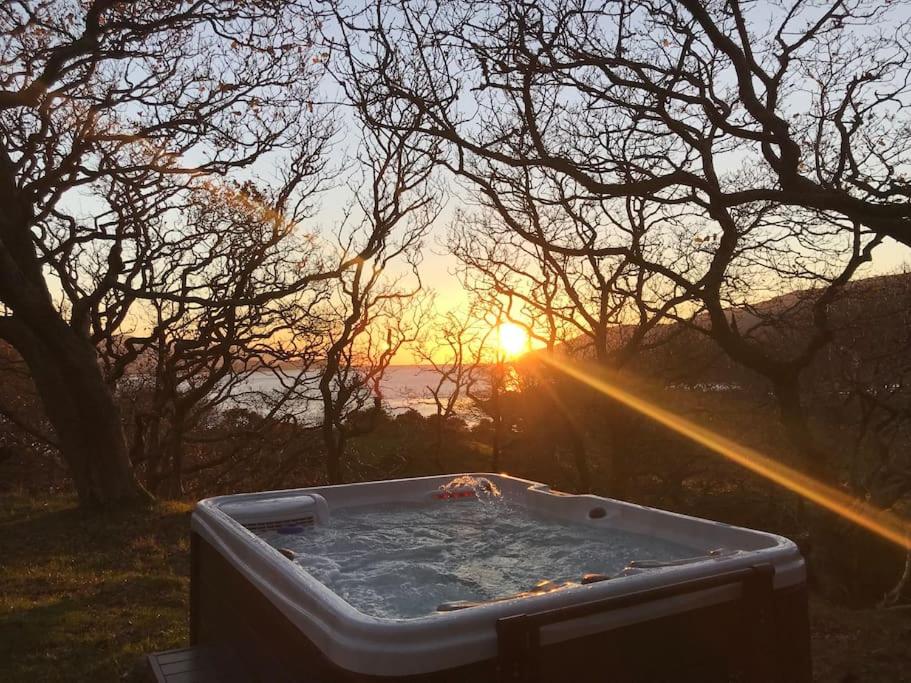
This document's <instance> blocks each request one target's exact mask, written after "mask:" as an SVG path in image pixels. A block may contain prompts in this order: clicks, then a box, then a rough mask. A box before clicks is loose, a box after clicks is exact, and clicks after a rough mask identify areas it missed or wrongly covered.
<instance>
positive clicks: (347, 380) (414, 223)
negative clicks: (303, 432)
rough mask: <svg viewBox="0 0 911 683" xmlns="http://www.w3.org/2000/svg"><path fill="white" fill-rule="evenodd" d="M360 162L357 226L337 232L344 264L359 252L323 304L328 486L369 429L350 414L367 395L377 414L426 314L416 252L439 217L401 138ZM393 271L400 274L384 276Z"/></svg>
mask: <svg viewBox="0 0 911 683" xmlns="http://www.w3.org/2000/svg"><path fill="white" fill-rule="evenodd" d="M362 149H363V152H362V155H363V159H364V162H365V163H364V166H365V174H366V182H365V183H364V184H365V185H367V187H368V189H365V190H361V191H357V190H355V196H356V204H357V206H356V207H355V210H354V212H353V216H354V218H353V219H352V220H353V221H355V224H354V227H353V229H352V230H350V231H347V232H346V231H345V230H342V231H340V235H341V236H340V241H339V251H340V252H341V253H342V255H343V257H342V258H343V260H344V259H347V258H348V257H347V254H349V253H352V251H356V249H355V248H354V246H353V245H356V244H358V243H359V242H358V240H359V239H360V240H362V243H363V244H364V245H366V246H363V247H362V248H361V250H360V252H359V257H358V258H357V259H356V262H355V263H354V264H353V266H352V267H351V268H350V269H349V270H347V271H345V272H344V273H342V274H341V275H340V277H339V278H338V280H337V289H336V291H335V293H334V294H333V295H330V298H329V300H328V302H327V308H326V314H325V316H326V318H327V320H328V321H329V323H328V325H327V329H326V338H327V341H328V343H327V345H326V349H325V351H324V353H323V354H322V355H323V361H322V367H321V369H320V371H319V381H318V389H319V395H320V397H321V401H322V411H323V418H322V426H321V429H322V434H323V443H324V446H325V449H326V458H327V460H326V471H327V475H328V477H329V481H330V482H332V483H339V482H341V481H342V480H343V478H344V476H345V474H344V471H343V464H344V456H345V447H346V443H347V441H348V439H349V438H350V437H351V436H353V435H357V434H359V433H363V432H364V431H366V430H369V429H370V427H371V425H369V424H367V425H364V424H363V423H361V424H356V423H355V421H353V420H352V419H351V418H352V415H353V413H354V412H356V411H357V410H359V409H361V408H363V407H364V405H365V403H366V401H367V400H368V397H369V396H370V395H371V393H372V396H373V400H374V413H376V412H378V411H379V410H381V403H382V397H381V394H380V391H381V381H382V377H383V374H384V373H385V371H386V368H387V367H388V366H389V364H390V363H391V362H392V360H393V359H394V358H395V356H396V354H397V353H398V352H399V350H400V349H402V348H403V347H404V346H406V345H408V344H410V343H411V342H413V341H414V340H415V339H416V338H417V336H418V334H419V332H420V328H421V324H422V321H423V317H424V315H425V314H426V311H425V310H424V308H423V306H421V305H420V303H419V301H418V300H417V296H418V294H419V293H420V290H421V281H420V277H419V276H418V264H419V261H420V247H421V243H422V239H423V238H424V236H425V234H426V232H427V230H428V228H429V227H430V225H431V224H432V223H433V221H434V220H435V218H436V217H437V215H438V214H439V210H440V205H439V200H438V198H437V197H436V196H435V194H434V193H433V192H432V189H431V188H430V186H429V183H430V181H431V177H432V172H433V164H432V163H431V162H430V161H429V160H428V158H427V156H428V155H427V153H426V150H422V149H416V148H414V147H413V146H412V144H411V140H410V139H409V138H408V137H407V136H399V135H396V134H394V135H386V134H383V133H380V134H379V135H373V136H370V135H368V136H367V139H366V140H365V141H364V145H363V148H362ZM392 268H395V269H397V270H398V271H399V272H398V274H397V273H395V272H390V270H391V269H392Z"/></svg>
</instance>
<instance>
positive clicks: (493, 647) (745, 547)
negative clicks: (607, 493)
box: [192, 473, 806, 676]
mask: <svg viewBox="0 0 911 683" xmlns="http://www.w3.org/2000/svg"><path fill="white" fill-rule="evenodd" d="M455 476H457V475H444V476H437V477H421V478H413V479H397V480H392V481H382V482H366V483H360V484H344V485H339V486H321V487H317V488H312V489H294V490H288V491H270V492H263V493H247V494H239V495H231V496H219V497H215V498H208V499H206V500H203V501H200V502H199V503H198V504H197V506H196V510H195V512H194V513H193V518H192V526H193V530H194V531H195V532H196V533H198V534H199V535H200V536H201V537H202V538H203V539H205V541H206V542H208V543H209V544H210V545H212V546H213V547H214V548H215V549H216V550H217V551H218V552H219V553H220V554H221V555H222V556H223V557H224V558H225V559H226V560H227V561H228V562H229V563H230V564H231V565H233V566H234V567H235V568H236V569H237V570H238V571H240V572H241V573H242V574H243V575H244V576H245V577H246V578H247V579H248V580H249V581H250V583H252V584H253V585H254V586H256V588H258V589H259V590H260V591H261V592H262V593H263V594H264V595H265V596H266V597H267V598H268V599H269V600H270V601H271V602H272V603H273V604H274V605H275V606H276V607H277V608H278V609H279V610H280V611H281V612H282V613H283V614H284V615H285V616H286V617H287V618H288V619H289V620H290V621H291V622H292V623H293V624H294V625H295V626H296V627H297V628H299V629H300V630H301V632H303V633H304V635H306V636H307V638H309V639H310V640H311V641H312V642H313V643H314V644H315V645H316V646H317V647H319V649H320V650H321V651H322V653H323V654H324V655H325V656H326V658H327V659H329V660H330V661H331V662H333V663H334V664H336V665H337V666H339V667H342V668H343V669H346V670H348V671H353V672H356V673H363V674H368V673H369V674H373V675H379V676H406V675H415V674H422V673H429V672H432V671H439V670H441V669H447V668H452V667H457V666H460V665H464V664H469V663H471V662H476V661H481V660H485V659H490V658H493V657H495V656H496V654H497V637H496V630H495V624H496V621H497V619H499V618H500V617H504V616H509V615H514V614H521V613H527V612H532V611H539V610H545V609H553V608H557V607H564V606H567V605H572V604H577V603H581V602H587V601H590V600H597V599H600V598H606V597H609V596H616V595H623V594H625V593H630V592H634V591H639V590H643V589H648V588H654V587H657V586H660V585H663V584H667V583H676V582H678V581H684V580H688V579H695V578H701V577H706V576H711V575H713V574H717V573H720V572H724V571H729V570H736V569H740V568H745V567H750V566H753V565H756V564H759V563H769V564H771V565H772V566H774V568H775V577H774V587H775V588H776V589H780V588H786V587H789V586H794V585H796V584H800V583H803V582H804V581H805V578H806V577H805V569H804V562H803V558H802V557H801V555H800V553H799V551H798V549H797V547H796V546H795V544H794V543H793V542H792V541H789V540H788V539H786V538H784V537H782V536H777V535H774V534H769V533H764V532H760V531H754V530H752V529H744V528H740V527H733V526H730V525H727V524H721V523H719V522H712V521H708V520H704V519H697V518H694V517H688V516H686V515H679V514H675V513H671V512H666V511H662V510H656V509H653V508H648V507H643V506H640V505H634V504H632V503H625V502H622V501H618V500H612V499H608V498H602V497H599V496H592V495H568V494H565V493H561V492H556V491H551V490H550V487H548V486H546V485H544V484H539V483H536V482H533V481H528V480H525V479H518V478H515V477H510V476H507V475H499V474H483V473H482V474H477V473H476V474H473V475H471V476H475V477H486V478H488V479H490V480H491V481H493V482H494V483H496V485H497V486H499V487H500V489H501V491H502V493H503V495H504V496H506V497H508V498H510V499H513V500H516V501H517V502H521V503H522V504H524V505H525V506H527V507H529V508H532V509H534V510H535V511H536V512H538V513H541V514H546V515H547V516H550V517H552V518H559V519H563V520H567V521H572V522H576V523H579V524H588V525H594V526H603V527H605V528H606V529H619V530H624V531H631V532H635V533H640V534H647V535H650V536H654V537H657V538H661V539H664V540H667V541H672V542H675V543H679V544H682V545H687V546H691V547H695V548H704V549H705V550H706V551H709V550H711V549H716V548H724V549H726V550H727V551H736V552H725V553H721V554H718V555H716V556H714V557H709V556H707V557H706V558H705V559H704V560H697V561H694V562H689V563H684V564H679V565H672V566H665V567H657V568H650V569H641V570H638V571H636V572H634V573H632V574H630V575H628V576H622V577H618V578H614V579H610V580H608V581H602V582H598V583H593V584H589V585H584V586H578V587H572V588H566V589H562V590H558V591H554V592H552V593H546V594H543V595H536V596H531V597H522V598H516V599H511V600H504V601H501V602H492V603H489V604H485V605H481V606H478V607H473V608H471V609H464V610H458V611H453V612H442V613H437V614H431V615H428V616H424V617H419V618H414V619H390V618H379V617H374V616H370V615H367V614H364V613H363V612H360V611H358V610H357V609H355V608H354V607H352V606H351V605H350V604H349V603H347V602H345V601H344V600H343V599H342V598H340V597H339V596H338V595H336V594H335V593H333V592H332V591H331V590H330V589H329V588H327V587H326V586H325V585H323V584H322V583H320V582H319V581H317V580H316V579H315V578H313V577H312V576H311V575H310V574H309V573H307V572H306V571H305V570H304V569H303V568H302V567H301V566H300V565H299V564H298V563H296V562H291V561H289V560H288V559H286V558H285V557H284V556H283V555H281V553H279V552H278V551H277V550H276V549H275V548H273V547H272V546H270V545H269V544H268V543H266V542H265V541H263V540H262V539H260V538H259V537H258V536H256V535H255V534H254V533H252V532H251V531H249V530H248V529H247V528H246V527H244V526H243V524H242V523H241V521H239V520H244V523H248V524H249V523H250V522H251V521H252V522H254V523H256V522H263V521H268V519H267V517H270V516H271V515H272V514H273V513H272V512H266V511H267V510H270V509H271V510H272V511H273V512H274V511H275V510H276V509H278V510H281V511H282V512H281V514H284V513H285V511H287V510H292V511H295V510H316V511H317V512H318V514H319V515H321V517H320V518H319V519H318V520H317V522H319V521H325V519H326V518H325V515H328V522H327V523H329V524H331V523H332V522H331V517H332V510H333V509H337V508H342V507H350V506H356V505H372V504H378V503H390V502H426V501H427V500H428V498H431V494H432V493H433V492H435V491H437V490H438V488H439V487H440V486H441V485H443V484H446V483H448V482H450V481H451V480H452V479H453V477H455ZM440 504H441V505H446V504H456V505H458V504H460V503H452V502H445V501H441V502H440ZM595 507H601V508H604V510H605V513H606V514H605V515H604V516H603V517H601V518H598V519H590V518H589V515H588V513H589V511H590V510H591V509H592V508H595ZM263 513H265V514H263ZM292 518H293V515H292ZM273 519H274V517H273ZM280 519H287V518H285V517H281V518H280ZM739 596H740V586H739V584H732V585H729V586H722V587H719V588H713V589H709V590H704V591H700V592H697V593H690V594H686V595H680V596H676V597H673V598H667V599H664V600H659V601H653V602H650V603H647V604H640V605H636V606H634V607H629V608H625V609H618V610H615V611H611V612H608V613H603V614H598V615H595V616H591V617H586V618H584V619H576V620H572V621H566V622H561V623H558V624H553V625H551V626H545V627H544V628H542V629H541V644H542V645H547V644H550V643H554V642H560V641H563V640H569V639H571V638H577V637H582V636H584V635H587V634H590V633H595V632H598V631H603V630H607V629H609V628H614V627H619V626H625V625H628V624H632V623H635V622H637V621H644V620H648V619H652V618H657V617H661V616H665V615H668V614H673V613H677V612H683V611H686V610H689V609H694V608H697V607H706V606H709V605H713V604H717V603H720V602H724V601H728V600H734V599H737V598H738V597H739ZM226 599H230V596H226Z"/></svg>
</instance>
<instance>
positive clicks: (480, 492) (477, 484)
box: [437, 474, 503, 502]
mask: <svg viewBox="0 0 911 683" xmlns="http://www.w3.org/2000/svg"><path fill="white" fill-rule="evenodd" d="M439 490H440V493H439V494H438V495H437V498H440V499H446V498H471V497H474V498H477V499H478V500H480V501H487V502H489V501H494V500H502V498H503V493H502V492H501V491H500V487H499V486H497V485H496V484H494V483H493V482H492V481H490V479H488V478H487V477H475V476H473V475H471V474H462V475H460V476H458V477H456V478H455V479H453V480H451V481H448V482H446V483H445V484H442V485H441V486H440V489H439Z"/></svg>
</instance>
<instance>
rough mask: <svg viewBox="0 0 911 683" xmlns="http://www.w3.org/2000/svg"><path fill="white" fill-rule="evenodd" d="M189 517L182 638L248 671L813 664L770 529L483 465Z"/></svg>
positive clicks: (388, 675) (439, 674)
mask: <svg viewBox="0 0 911 683" xmlns="http://www.w3.org/2000/svg"><path fill="white" fill-rule="evenodd" d="M192 529H193V535H192V576H191V640H192V641H193V643H194V644H195V645H206V646H213V647H222V648H227V649H229V650H230V651H231V653H232V654H233V655H236V656H239V657H241V658H242V659H243V660H244V662H245V665H246V666H247V667H248V668H249V669H250V670H251V671H254V672H256V673H255V675H256V676H257V677H258V678H259V679H260V680H268V681H273V680H276V681H277V680H287V681H297V680H299V681H374V680H379V681H383V680H385V681H391V680H407V681H479V682H484V681H532V680H535V681H596V680H597V681H681V680H694V681H696V680H698V681H728V680H738V681H739V680H755V681H809V680H810V656H809V627H808V621H807V595H806V578H805V569H804V561H803V558H802V557H801V555H800V553H799V552H798V550H797V548H796V546H795V545H794V543H792V542H791V541H789V540H788V539H786V538H783V537H781V536H776V535H773V534H768V533H764V532H760V531H753V530H750V529H743V528H737V527H732V526H728V525H725V524H720V523H717V522H711V521H707V520H702V519H696V518H693V517H687V516H684V515H678V514H674V513H670V512H665V511H662V510H655V509H651V508H646V507H642V506H638V505H633V504H630V503H625V502H621V501H617V500H611V499H606V498H601V497H597V496H591V495H569V494H565V493H562V492H558V491H553V490H551V489H550V488H549V487H548V486H546V485H543V484H539V483H536V482H532V481H527V480H523V479H517V478H514V477H509V476H505V475H495V474H470V475H468V474H466V475H460V476H459V478H455V479H454V476H453V475H446V476H441V477H422V478H414V479H399V480H394V481H382V482H369V483H361V484H347V485H341V486H324V487H317V488H312V489H295V490H289V491H273V492H265V493H252V494H241V495H232V496H220V497H217V498H209V499H207V500H203V501H201V502H200V503H199V504H198V505H197V507H196V510H195V511H194V513H193V519H192ZM532 579H534V580H532Z"/></svg>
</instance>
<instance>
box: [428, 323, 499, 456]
mask: <svg viewBox="0 0 911 683" xmlns="http://www.w3.org/2000/svg"><path fill="white" fill-rule="evenodd" d="M483 327H484V326H483V325H482V324H480V321H479V320H478V317H477V313H476V311H475V307H473V306H469V308H468V310H466V311H465V312H459V311H457V310H453V311H448V312H446V313H444V314H443V315H440V316H438V317H437V318H436V320H435V321H434V322H433V323H432V324H431V325H430V326H429V330H428V331H427V332H426V333H425V334H424V335H422V337H421V339H420V340H419V343H418V344H417V345H416V347H415V353H416V355H417V356H418V357H419V358H420V359H421V360H422V361H423V362H424V363H425V364H426V365H429V366H430V368H432V370H433V372H434V374H435V375H436V382H435V383H432V384H428V385H427V387H426V391H427V393H428V394H429V395H430V397H431V398H432V399H433V405H434V409H435V415H434V443H433V454H434V459H435V461H436V465H437V467H438V468H442V467H443V463H442V460H441V452H442V448H443V436H444V432H445V430H446V426H447V424H448V423H449V422H450V421H451V420H452V418H454V417H456V416H457V415H458V411H459V408H460V403H461V402H462V401H463V400H465V399H467V398H468V397H469V396H470V395H471V394H472V393H473V388H474V385H475V384H477V383H478V382H479V381H480V376H479V373H480V369H481V364H482V363H483V360H484V355H483V349H484V347H485V344H486V341H487V338H488V337H489V336H490V334H491V330H490V329H487V330H484V329H483Z"/></svg>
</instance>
